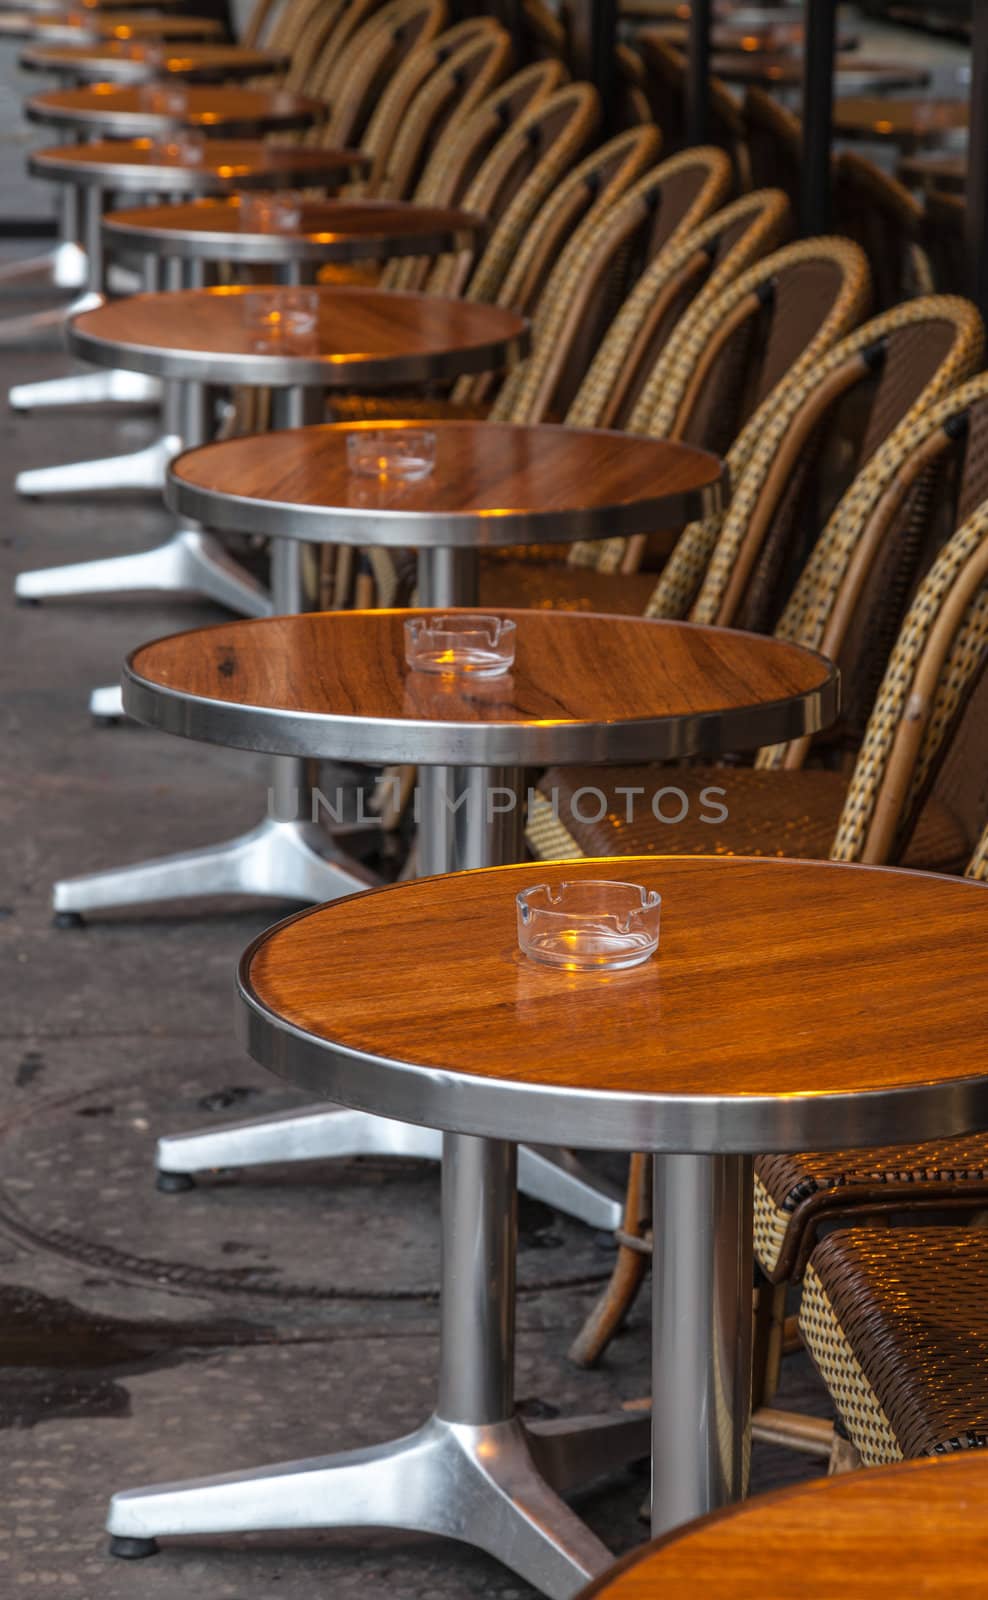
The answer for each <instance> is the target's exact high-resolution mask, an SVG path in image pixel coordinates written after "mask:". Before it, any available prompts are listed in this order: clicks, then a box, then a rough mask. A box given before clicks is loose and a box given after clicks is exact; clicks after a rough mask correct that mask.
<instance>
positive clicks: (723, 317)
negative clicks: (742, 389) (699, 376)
mask: <svg viewBox="0 0 988 1600" xmlns="http://www.w3.org/2000/svg"><path fill="white" fill-rule="evenodd" d="M817 262H831V263H832V264H833V265H834V267H835V268H836V270H837V273H838V275H839V276H838V279H837V285H836V289H835V292H834V295H833V298H832V300H831V301H830V303H829V305H828V307H827V308H826V310H825V312H824V313H823V314H822V315H821V317H820V320H819V322H818V324H817V325H816V327H815V329H814V330H813V331H812V333H810V334H809V336H808V337H807V338H806V339H805V341H804V343H803V344H802V347H801V348H800V350H799V353H798V354H797V355H796V357H795V359H794V360H793V361H792V363H791V366H790V368H789V371H788V373H787V375H786V377H785V378H784V379H783V380H782V384H780V385H776V387H775V388H774V389H773V390H772V392H771V393H770V394H769V395H767V396H766V398H765V399H764V400H763V401H762V403H761V405H759V406H758V407H757V408H756V410H755V412H754V414H753V415H752V416H751V417H750V418H749V419H748V421H747V422H746V423H745V425H744V427H743V428H742V429H741V432H740V433H739V434H738V437H737V438H736V439H735V441H734V443H733V444H732V446H731V448H730V450H729V451H728V454H727V466H728V471H729V474H730V481H731V483H736V482H738V481H739V480H740V478H741V475H742V474H743V472H744V470H745V468H746V467H747V465H748V462H749V460H750V459H751V457H752V455H753V454H754V452H755V450H756V449H757V447H758V445H759V442H760V440H761V438H762V435H763V433H764V431H765V429H766V427H767V426H768V424H769V421H770V419H771V416H772V413H773V411H774V408H775V406H776V404H777V403H778V402H779V400H780V399H781V398H782V396H783V395H784V393H785V388H784V387H783V385H786V386H788V385H790V384H799V383H801V382H802V380H803V377H804V374H805V373H806V371H807V369H808V368H810V367H812V365H813V363H814V362H815V361H817V360H818V359H819V357H820V356H821V355H823V353H824V352H825V351H826V350H829V348H830V346H831V345H832V344H833V343H834V342H835V341H836V340H837V339H840V338H841V337H842V336H843V335H844V334H845V333H847V332H848V331H849V330H850V329H851V328H852V327H854V325H855V323H857V321H858V320H859V318H860V316H861V315H862V313H863V311H864V309H865V306H866V304H867V298H868V292H869V278H868V265H867V262H866V261H865V258H864V255H863V254H862V252H861V251H860V250H859V249H858V247H857V246H856V245H852V244H850V243H848V241H847V240H844V239H809V240H806V241H804V242H802V243H800V244H795V245H787V246H786V247H785V248H784V249H782V250H778V251H776V252H775V254H774V255H771V256H768V257H767V258H766V259H765V260H764V261H760V262H758V263H757V264H756V265H755V266H753V267H751V268H749V270H748V271H747V272H745V273H743V274H742V275H741V277H740V278H738V279H737V280H736V281H735V282H734V283H733V284H732V285H731V287H730V288H729V289H727V290H726V291H725V292H724V294H722V295H720V296H718V298H717V299H715V300H714V301H712V302H710V303H708V304H707V305H706V306H705V308H704V309H702V311H701V313H700V314H699V315H698V316H695V317H694V316H691V315H690V314H689V313H687V315H686V316H685V317H684V318H683V320H682V322H681V323H680V326H679V328H678V329H677V331H676V333H675V334H674V335H673V337H672V338H671V339H670V340H669V343H668V345H667V346H666V349H665V351H664V352H663V354H662V355H661V357H660V358H659V360H658V362H657V363H656V366H655V368H654V369H653V371H652V373H651V376H650V378H649V381H648V383H647V384H646V386H645V389H644V390H643V391H642V394H641V396H640V398H639V401H638V404H637V405H636V407H635V414H634V417H633V418H632V421H631V424H630V427H631V431H632V432H642V433H655V434H657V435H660V436H661V435H666V434H669V433H670V432H677V431H680V430H679V429H677V428H676V427H675V426H674V425H675V424H676V423H677V418H678V415H679V411H680V408H681V405H682V402H683V399H684V397H685V395H686V391H687V387H688V384H689V381H690V378H691V376H692V374H693V373H694V372H695V370H696V368H697V365H698V363H699V361H700V360H701V358H702V357H703V354H704V351H705V350H706V348H707V344H708V342H709V341H710V340H711V339H714V338H716V337H717V335H718V334H719V333H720V331H721V330H722V329H723V328H724V326H725V325H726V324H727V322H728V320H729V319H730V318H732V317H733V316H734V314H735V313H736V311H737V309H738V307H739V306H741V305H742V304H743V303H744V302H745V301H746V300H747V299H749V298H751V297H753V296H760V295H761V294H762V293H763V292H764V290H765V288H766V287H767V286H770V285H772V284H774V283H777V282H778V280H779V279H780V278H782V277H783V276H784V275H785V274H786V273H787V272H789V271H790V270H796V271H798V270H799V269H800V268H801V267H803V266H804V265H806V264H808V263H817ZM803 315H804V316H805V312H804V313H803ZM680 426H681V424H680ZM722 522H723V516H717V517H708V518H706V519H704V520H703V521H700V522H694V523H691V524H690V525H689V527H688V528H686V529H685V530H684V532H683V534H682V536H681V538H680V540H679V543H678V544H677V546H676V549H675V550H674V551H673V554H672V556H671V557H670V559H669V561H668V563H667V565H666V567H665V569H664V571H663V573H662V576H661V578H660V579H659V581H658V583H657V584H656V587H655V592H654V594H653V596H652V599H651V601H650V603H649V608H648V613H647V614H648V615H649V616H652V617H669V618H682V617H684V616H685V615H686V613H687V611H688V609H689V606H690V604H691V602H692V600H693V597H694V595H695V594H696V592H697V589H698V587H699V585H700V583H701V582H702V579H703V574H704V572H705V571H706V566H707V562H708V561H709V559H710V556H711V553H712V551H713V548H714V544H715V542H716V539H717V535H718V533H719V531H720V528H721V525H722ZM623 552H624V541H623V540H608V544H607V548H606V551H605V553H604V555H603V556H602V562H603V564H604V565H605V566H616V565H620V561H621V558H622V556H623Z"/></svg>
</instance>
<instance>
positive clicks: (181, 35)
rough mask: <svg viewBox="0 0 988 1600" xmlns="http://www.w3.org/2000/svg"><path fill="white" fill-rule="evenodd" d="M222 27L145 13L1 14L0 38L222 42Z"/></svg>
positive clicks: (73, 41) (74, 41) (206, 21)
mask: <svg viewBox="0 0 988 1600" xmlns="http://www.w3.org/2000/svg"><path fill="white" fill-rule="evenodd" d="M222 37H223V28H222V26H221V25H220V23H218V22H216V21H214V19H213V18H212V17H186V16H182V14H181V13H180V12H179V13H177V14H176V15H175V16H158V15H156V14H153V13H147V14H145V13H144V12H142V11H136V10H130V11H108V12H106V13H105V14H104V13H101V12H99V11H85V10H79V11H64V12H62V13H61V14H60V15H58V16H49V15H47V14H45V13H41V12H37V11H5V12H3V13H0V39H34V40H36V41H37V42H38V43H39V44H81V43H83V42H84V41H85V40H97V39H117V40H121V41H125V40H129V39H145V40H153V39H172V40H177V39H190V40H195V39H198V40H203V39H221V38H222Z"/></svg>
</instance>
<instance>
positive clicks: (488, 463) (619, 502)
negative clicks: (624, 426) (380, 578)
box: [170, 421, 723, 548]
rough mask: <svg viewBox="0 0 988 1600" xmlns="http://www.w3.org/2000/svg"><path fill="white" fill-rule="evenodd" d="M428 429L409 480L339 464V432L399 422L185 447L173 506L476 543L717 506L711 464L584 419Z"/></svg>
mask: <svg viewBox="0 0 988 1600" xmlns="http://www.w3.org/2000/svg"><path fill="white" fill-rule="evenodd" d="M407 426H415V427H418V426H420V424H408V425H407ZM429 426H430V427H431V431H432V432H433V434H434V436H435V441H436V463H435V467H434V468H433V470H432V472H431V473H430V474H429V476H428V477H426V478H423V479H420V480H419V481H418V482H417V483H404V484H400V483H399V484H395V483H394V482H393V481H390V482H389V481H388V480H380V479H376V478H365V477H359V476H355V475H354V474H353V473H351V471H350V467H349V463H348V460H347V439H348V437H349V435H350V434H352V433H357V432H366V431H392V432H393V431H400V430H401V427H402V424H401V423H400V422H392V423H387V424H385V425H384V429H383V430H381V429H379V426H378V424H376V423H366V424H362V425H358V426H357V427H354V426H353V425H347V424H343V423H340V424H336V425H335V426H329V427H314V428H294V429H291V430H289V431H286V432H283V433H267V434H261V435H259V436H257V437H254V438H246V439H228V440H225V441H223V442H222V443H220V444H212V445H207V446H205V447H204V448H202V449H198V450H189V451H187V452H186V453H185V454H184V455H182V456H180V457H179V458H178V460H177V461H176V462H175V463H174V465H173V469H172V487H171V490H170V493H171V497H172V503H173V504H176V505H179V506H182V507H191V506H192V505H193V504H194V505H195V506H196V507H197V510H196V512H195V513H193V512H192V511H191V510H189V515H193V514H194V515H195V516H196V518H197V520H200V521H203V522H206V523H208V524H209V525H210V526H211V527H229V528H237V529H240V530H241V531H242V532H245V533H249V532H252V531H254V530H255V529H256V530H258V531H261V532H264V533H268V534H275V535H277V534H280V535H282V536H284V537H287V538H304V539H316V540H325V541H327V542H334V541H335V542H343V543H357V544H364V543H368V544H391V545H394V546H399V547H400V546H406V545H410V546H413V547H416V548H422V547H423V546H426V545H447V546H453V545H457V544H462V545H465V546H467V547H469V548H483V547H492V546H496V545H511V544H519V543H523V542H526V541H532V542H540V541H543V540H548V541H553V540H558V541H560V542H564V543H565V542H568V541H571V540H574V539H582V538H588V539H592V538H594V537H595V536H596V537H601V536H602V535H603V534H605V533H608V534H613V535H614V536H627V537H631V531H630V530H631V529H632V527H634V529H635V530H637V531H639V532H642V531H647V530H649V529H651V528H656V529H657V528H661V527H664V526H673V527H679V526H681V525H682V524H683V523H685V522H689V521H691V520H693V519H694V518H695V517H698V516H706V515H709V514H711V513H712V512H713V511H715V510H716V509H717V508H718V505H719V504H720V503H721V502H722V498H723V496H722V492H721V488H722V479H723V467H722V464H721V462H720V461H719V460H718V459H717V457H716V456H713V455H710V454H708V453H707V452H706V451H703V450H695V449H693V448H691V447H690V446H688V445H681V444H672V443H669V442H668V441H667V440H663V439H645V438H638V437H635V436H634V435H633V434H627V433H607V432H604V431H602V430H594V429H589V428H562V427H553V426H532V427H523V426H518V425H515V424H510V423H495V422H454V421H449V422H442V421H437V422H435V423H433V424H430V425H429Z"/></svg>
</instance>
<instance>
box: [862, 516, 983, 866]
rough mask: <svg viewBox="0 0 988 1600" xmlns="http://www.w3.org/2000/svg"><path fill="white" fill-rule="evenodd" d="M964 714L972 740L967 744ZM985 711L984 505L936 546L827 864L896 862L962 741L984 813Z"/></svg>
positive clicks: (871, 725)
mask: <svg viewBox="0 0 988 1600" xmlns="http://www.w3.org/2000/svg"><path fill="white" fill-rule="evenodd" d="M972 710H973V711H974V712H975V717H974V722H975V725H976V728H977V732H976V737H975V738H974V739H970V738H969V739H967V740H966V741H965V739H964V733H965V731H966V730H965V724H969V718H968V715H967V713H970V712H971V711H972ZM986 712H988V501H986V502H985V503H983V504H982V505H981V506H980V507H979V509H978V510H977V511H976V512H975V513H974V515H973V516H972V517H970V518H969V519H968V520H967V522H965V523H964V525H963V526H962V527H961V528H959V529H958V531H957V533H955V534H954V536H953V538H952V539H950V541H949V542H948V543H947V544H946V545H945V546H944V549H943V550H942V551H941V553H940V555H939V556H938V557H937V559H936V561H935V562H934V564H933V566H932V567H931V568H930V571H929V572H928V573H927V575H926V577H925V578H924V580H923V582H922V583H921V584H920V586H919V589H918V591H917V593H916V597H915V599H914V600H913V603H912V605H911V606H910V608H909V611H908V613H907V616H906V620H905V622H904V624H903V626H902V630H901V632H900V634H899V637H898V639H897V641H896V644H895V648H894V650H893V651H892V655H891V657H890V658H889V664H888V667H887V669H886V673H885V678H884V680H883V682H882V687H881V689H880V691H879V695H878V699H877V701H876V702H875V708H874V710H873V712H872V714H871V718H870V720H869V723H868V728H867V731H866V733H865V738H864V743H863V744H862V746H861V750H860V753H859V755H858V759H857V761H856V763H855V767H854V773H853V775H852V778H851V783H850V787H849V789H848V792H847V799H846V801H845V803H844V809H843V812H842V814H841V819H840V823H839V826H838V829H837V835H836V837H835V839H834V844H833V848H832V849H831V852H830V856H831V860H833V861H862V862H865V863H874V862H881V861H888V860H895V859H897V858H898V856H899V855H900V854H901V852H902V850H903V849H904V848H905V846H906V844H907V843H908V840H909V837H910V835H911V833H912V831H913V829H914V828H915V825H916V822H917V820H918V818H919V814H920V810H921V808H922V805H923V803H924V802H925V800H926V799H927V798H928V797H929V795H930V794H931V792H932V790H933V789H934V787H935V785H936V779H937V777H938V776H940V775H942V773H943V771H944V764H945V762H946V760H947V757H948V754H951V755H955V756H956V753H957V747H958V744H960V743H965V745H966V748H965V750H964V752H963V753H964V755H965V756H966V757H970V756H971V755H974V757H975V758H976V768H977V779H976V781H977V787H978V799H979V800H980V803H981V815H982V817H983V815H984V805H985V804H986V803H988V771H986V766H988V741H986V740H985V738H984V719H985V715H986ZM967 731H970V728H969V727H968V730H967ZM951 746H952V747H953V748H952V749H951Z"/></svg>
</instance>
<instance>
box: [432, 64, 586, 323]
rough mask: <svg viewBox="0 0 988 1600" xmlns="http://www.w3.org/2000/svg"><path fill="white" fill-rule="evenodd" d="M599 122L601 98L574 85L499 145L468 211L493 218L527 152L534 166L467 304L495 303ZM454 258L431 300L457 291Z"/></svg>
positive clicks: (438, 270)
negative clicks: (497, 197)
mask: <svg viewBox="0 0 988 1600" xmlns="http://www.w3.org/2000/svg"><path fill="white" fill-rule="evenodd" d="M599 116H600V98H599V96H598V94H597V91H596V89H595V88H594V87H593V85H592V84H589V83H570V84H566V86H565V87H564V88H562V89H558V90H557V91H556V93H555V94H554V95H552V96H550V98H549V99H548V100H547V101H546V102H545V104H544V105H541V106H536V107H535V108H534V109H531V108H530V109H529V110H528V111H526V113H525V115H524V116H523V117H521V118H519V120H518V121H517V122H516V123H515V124H514V125H513V127H512V128H511V129H510V130H509V132H508V133H507V134H506V135H505V137H504V138H503V139H501V140H499V141H498V143H497V144H496V145H495V147H494V149H493V150H492V151H491V153H490V155H489V156H488V157H487V160H486V161H485V162H484V163H483V165H482V166H481V168H480V171H479V172H478V173H477V176H476V177H475V178H474V179H473V181H472V183H471V184H470V186H469V188H468V189H467V192H466V194H465V195H464V197H463V202H462V203H463V207H464V209H465V210H467V211H480V212H482V213H487V212H489V209H490V204H491V198H492V196H493V195H494V193H495V192H496V191H497V190H498V189H499V188H500V186H501V184H502V183H503V181H504V180H505V178H506V177H507V176H508V174H509V173H511V171H512V170H513V169H514V168H515V167H516V166H517V163H518V160H519V156H520V154H522V153H523V152H524V151H525V150H526V149H535V150H537V151H538V154H537V155H536V156H535V159H534V165H533V166H532V169H531V171H530V172H529V174H528V176H527V177H526V178H525V180H524V182H523V183H522V184H521V186H520V187H519V189H518V192H517V193H516V194H515V196H514V198H513V199H512V200H511V201H510V203H509V205H508V206H507V208H506V210H505V211H504V214H503V215H502V216H501V218H500V220H499V221H498V223H497V224H496V226H495V228H494V232H493V234H492V235H491V237H490V239H489V240H488V241H487V244H486V246H485V248H484V253H483V255H482V256H481V258H480V261H479V262H478V263H477V266H476V268H475V269H474V271H473V274H472V276H471V278H470V283H469V286H468V288H467V291H466V295H467V299H469V300H478V301H491V300H494V299H495V297H496V295H497V292H498V289H499V288H500V287H501V284H502V282H503V281H504V277H505V274H506V273H507V271H508V268H509V267H510V265H511V263H512V261H513V260H514V257H515V255H516V254H517V251H518V248H519V246H520V244H521V241H522V239H523V238H524V236H525V233H526V231H527V229H528V227H529V224H530V223H531V221H532V218H533V217H534V216H535V214H536V212H537V211H538V209H539V207H540V206H541V205H542V204H543V202H544V201H545V200H546V199H547V198H548V196H549V195H550V194H551V193H552V191H553V189H554V188H555V187H556V185H557V184H558V183H559V182H560V181H561V180H562V178H563V177H564V175H565V174H566V173H567V172H568V171H569V169H570V168H571V167H572V165H573V163H574V162H575V161H576V160H577V159H578V157H579V156H580V154H581V153H582V151H583V150H584V149H585V148H586V145H587V143H588V142H589V140H590V138H591V135H592V134H593V132H594V129H595V128H596V126H597V122H598V119H599ZM457 268H458V263H457V260H456V257H455V256H446V257H443V258H441V259H440V260H439V261H438V262H437V263H436V266H435V267H434V269H433V271H432V272H431V273H430V274H429V279H428V289H429V292H430V293H432V294H448V293H450V292H451V290H452V289H453V288H455V282H454V279H455V275H456V272H457Z"/></svg>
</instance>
